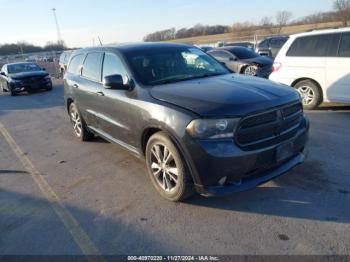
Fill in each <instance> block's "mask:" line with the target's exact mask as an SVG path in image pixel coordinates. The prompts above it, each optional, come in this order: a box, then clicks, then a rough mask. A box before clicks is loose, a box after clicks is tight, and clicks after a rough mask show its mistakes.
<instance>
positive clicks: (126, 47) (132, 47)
mask: <svg viewBox="0 0 350 262" xmlns="http://www.w3.org/2000/svg"><path fill="white" fill-rule="evenodd" d="M171 47H193V48H196V47H195V46H193V45H187V44H177V43H133V44H118V45H105V46H100V47H91V48H85V49H80V50H77V51H76V52H75V53H81V52H86V51H98V50H106V49H111V48H114V49H116V50H119V51H122V52H126V51H143V50H145V51H146V50H149V49H155V48H156V49H162V48H171Z"/></svg>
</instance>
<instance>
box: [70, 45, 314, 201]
mask: <svg viewBox="0 0 350 262" xmlns="http://www.w3.org/2000/svg"><path fill="white" fill-rule="evenodd" d="M64 85H65V101H66V106H67V110H68V112H69V116H70V119H71V122H72V124H73V127H74V132H75V134H76V136H77V137H78V138H79V139H80V140H82V141H85V140H89V139H91V138H92V137H93V136H94V135H98V136H100V137H103V138H104V139H106V140H108V141H110V142H113V143H116V144H118V145H120V146H122V147H123V148H125V149H127V150H128V151H130V152H131V153H133V154H135V155H136V156H137V157H140V158H144V159H145V161H146V164H147V168H148V172H149V176H150V178H151V181H152V183H153V185H154V186H155V188H156V189H157V190H158V191H159V193H160V194H161V195H162V196H163V197H165V198H167V199H169V200H172V201H180V200H184V199H185V198H187V197H189V196H190V195H191V194H192V193H194V192H195V191H196V192H198V193H200V194H201V195H204V196H218V195H226V194H229V193H233V192H239V191H243V190H247V189H251V188H254V187H256V186H258V185H260V184H262V183H264V182H266V181H269V180H271V179H273V178H275V177H277V176H280V175H282V174H284V173H286V172H287V171H289V170H290V169H291V168H293V167H295V166H296V165H298V164H300V163H302V162H303V160H304V158H305V155H304V153H303V152H304V150H305V145H306V142H307V138H308V129H309V124H308V120H307V119H306V117H305V116H304V113H303V109H302V105H301V102H300V97H299V95H298V93H297V92H296V91H294V90H293V89H292V88H290V87H287V86H283V85H279V84H276V83H273V82H270V81H268V80H263V79H259V78H254V77H247V76H240V75H236V74H231V73H230V72H229V70H227V69H226V68H225V67H224V66H223V65H222V64H220V63H219V62H217V61H216V60H215V59H214V58H212V57H211V56H208V55H207V54H205V53H204V52H203V51H202V50H200V49H199V48H196V47H193V46H189V45H179V44H170V43H169V44H164V43H147V44H133V45H121V46H110V47H99V48H93V49H83V50H79V51H76V52H74V53H73V54H72V57H71V59H70V62H69V66H68V70H67V73H66V75H65V77H64Z"/></svg>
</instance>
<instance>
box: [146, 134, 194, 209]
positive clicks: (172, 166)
mask: <svg viewBox="0 0 350 262" xmlns="http://www.w3.org/2000/svg"><path fill="white" fill-rule="evenodd" d="M146 164H147V169H148V174H149V176H150V178H151V181H152V183H153V185H154V187H155V188H156V189H157V191H158V192H159V194H160V195H161V196H162V197H164V198H165V199H167V200H170V201H173V202H178V201H183V200H185V199H186V198H189V197H190V196H192V195H193V194H194V187H193V182H192V177H191V175H190V174H189V172H188V168H187V166H186V163H185V161H184V160H183V157H182V156H181V154H180V152H179V150H178V149H177V148H176V146H175V145H174V143H173V142H172V141H171V139H170V138H169V136H167V135H166V134H165V133H164V132H159V133H156V134H154V135H153V136H152V137H151V138H150V139H149V140H148V143H147V147H146Z"/></svg>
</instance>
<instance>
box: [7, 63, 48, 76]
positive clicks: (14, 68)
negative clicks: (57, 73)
mask: <svg viewBox="0 0 350 262" xmlns="http://www.w3.org/2000/svg"><path fill="white" fill-rule="evenodd" d="M7 71H8V73H9V74H18V73H24V72H35V71H41V68H40V67H39V66H38V65H36V64H30V63H27V64H13V65H8V66H7Z"/></svg>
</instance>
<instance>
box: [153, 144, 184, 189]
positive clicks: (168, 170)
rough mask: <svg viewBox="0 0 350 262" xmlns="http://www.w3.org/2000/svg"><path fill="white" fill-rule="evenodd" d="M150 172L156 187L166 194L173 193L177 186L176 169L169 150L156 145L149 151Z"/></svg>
mask: <svg viewBox="0 0 350 262" xmlns="http://www.w3.org/2000/svg"><path fill="white" fill-rule="evenodd" d="M151 170H152V173H153V175H154V177H155V179H156V181H157V183H158V185H159V186H160V187H161V188H162V189H163V190H164V191H165V192H167V193H171V192H173V191H174V190H175V189H176V187H177V185H178V179H179V174H178V168H177V165H176V162H175V159H174V156H173V155H172V153H171V152H170V151H169V149H168V148H167V147H166V146H165V145H163V144H161V143H157V144H155V145H153V147H152V149H151Z"/></svg>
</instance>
